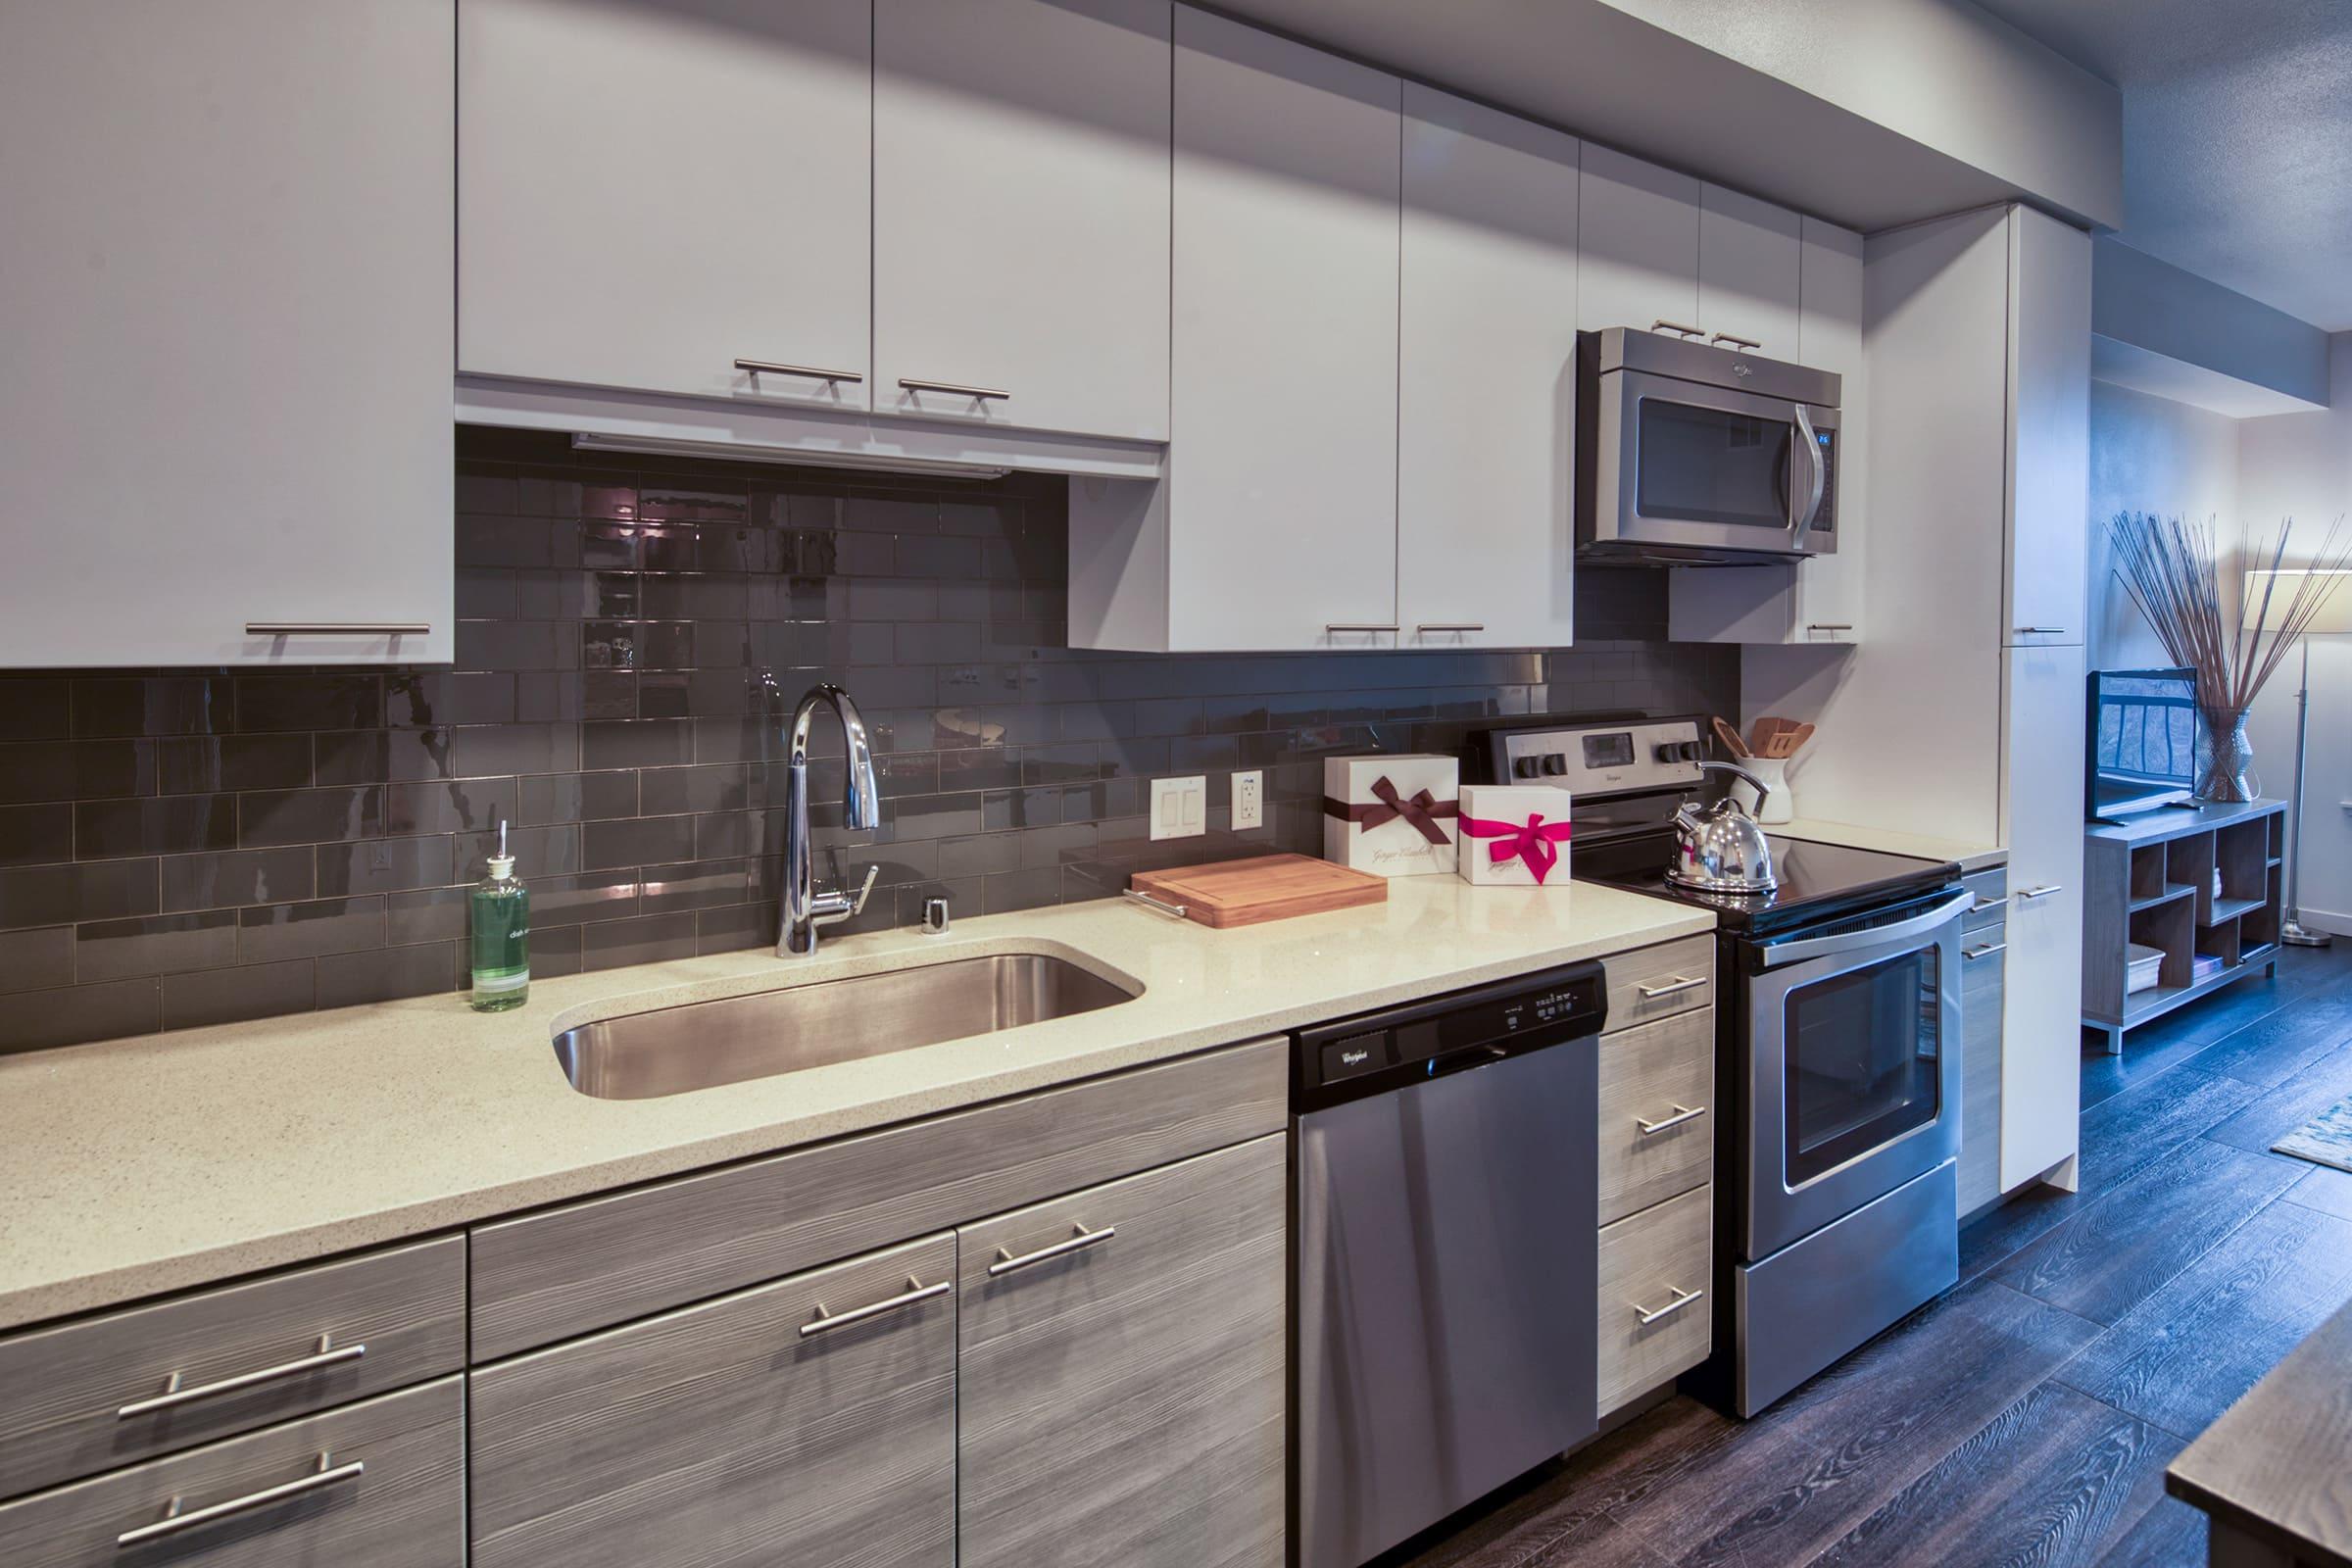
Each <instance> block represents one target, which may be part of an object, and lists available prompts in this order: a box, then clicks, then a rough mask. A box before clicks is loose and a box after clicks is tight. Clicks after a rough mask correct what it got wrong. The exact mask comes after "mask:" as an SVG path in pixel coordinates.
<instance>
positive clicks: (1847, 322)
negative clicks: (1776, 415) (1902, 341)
mask: <svg viewBox="0 0 2352 1568" xmlns="http://www.w3.org/2000/svg"><path fill="white" fill-rule="evenodd" d="M1801 232H1802V234H1803V239H1804V243H1803V247H1802V249H1801V251H1800V252H1799V256H1798V264H1797V325H1796V345H1795V348H1796V358H1797V359H1798V360H1799V361H1800V362H1802V363H1803V364H1806V365H1810V366H1814V367H1816V368H1820V369H1824V370H1835V371H1837V372H1838V375H1839V377H1841V378H1842V379H1841V385H1840V386H1839V388H1838V400H1839V401H1838V549H1837V552H1836V553H1835V554H1832V555H1825V556H1816V557H1814V558H1813V559H1812V560H1811V561H1808V562H1806V563H1805V564H1804V566H1803V567H1802V569H1801V570H1800V571H1799V573H1798V576H1799V578H1800V579H1801V582H1800V589H1801V593H1802V602H1801V603H1800V604H1799V605H1798V606H1797V607H1796V613H1795V614H1794V615H1793V616H1792V617H1791V620H1792V622H1793V624H1792V628H1791V639H1790V640H1791V641H1794V642H1800V643H1852V642H1860V641H1861V640H1862V633H1863V619H1864V615H1863V611H1864V593H1863V563H1864V562H1865V561H1866V560H1867V559H1868V556H1869V551H1870V534H1871V526H1870V464H1869V461H1868V458H1869V452H1870V396H1869V391H1868V385H1867V378H1866V377H1865V375H1864V373H1863V357H1862V297H1863V271H1862V236H1861V235H1859V234H1857V233H1855V232H1853V231H1852V230H1851V229H1845V228H1839V227H1838V226H1837V225H1836V224H1833V223H1825V222H1822V221H1820V220H1819V219H1814V218H1808V219H1805V220H1804V221H1803V226H1802V230H1801Z"/></svg>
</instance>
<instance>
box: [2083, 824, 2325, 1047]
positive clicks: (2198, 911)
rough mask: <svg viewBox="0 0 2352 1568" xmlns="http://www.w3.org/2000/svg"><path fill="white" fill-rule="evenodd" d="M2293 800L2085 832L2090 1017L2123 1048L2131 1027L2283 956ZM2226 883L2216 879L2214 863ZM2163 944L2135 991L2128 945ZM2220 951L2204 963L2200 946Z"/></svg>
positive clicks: (2111, 1043)
mask: <svg viewBox="0 0 2352 1568" xmlns="http://www.w3.org/2000/svg"><path fill="white" fill-rule="evenodd" d="M2285 849H2286V803H2285V802H2284V801H2249V802H2247V803H2245V804H2244V805H2242V806H2197V807H2175V808H2168V809H2164V810H2160V811H2150V812H2148V813H2146V814H2145V815H2142V816H2135V817H2132V818H2131V820H2129V821H2127V822H2120V823H2114V824H2107V823H2099V824H2094V825H2093V826H2092V827H2090V828H2089V829H2088V830H2087V831H2086V832H2085V833H2084V834H2083V844H2082V874H2083V876H2084V878H2085V881H2086V884H2087V885H2086V887H2085V888H2084V897H2083V900H2082V1022H2083V1024H2084V1026H2085V1027H2087V1028H2092V1029H2097V1030H2099V1031H2101V1032H2103V1033H2104V1034H2105V1035H2106V1037H2107V1049H2108V1051H2109V1052H2110V1053H2111V1054H2112V1053H2121V1052H2122V1051H2123V1049H2124V1033H2125V1031H2127V1030H2129V1029H2131V1028H2134V1027H2136V1026H2137V1025H2139V1024H2143V1023H2146V1022H2148V1021H2149V1020H2150V1019H2152V1018H2160V1017H2162V1016H2164V1014H2166V1013H2168V1012H2170V1011H2172V1010H2173V1009H2174V1008H2175V1007H2178V1006H2180V1005H2182V1004H2183V1003H2188V1002H2193V1001H2195V1000H2196V999H2197V998H2199V997H2201V996H2204V995H2206V994H2207V993H2209V992H2213V991H2218V990H2220V989H2221V988H2222V987H2223V986H2226V985H2229V984H2230V983H2231V982H2232V981H2236V980H2243V979H2245V978H2246V977H2247V976H2248V975H2250V974H2253V973H2255V972H2256V971H2260V972H2261V973H2263V974H2266V975H2269V974H2276V973H2277V972H2278V922H2279V919H2280V916H2281V910H2280V902H2281V900H2280V881H2281V875H2280V863H2281V862H2280V857H2281V856H2282V855H2283V854H2284V853H2285ZM2216 868H2219V869H2220V871H2221V874H2222V875H2221V890H2220V892H2219V893H2216V892H2215V890H2214V875H2213V874H2214V871H2215V869H2216ZM2134 942H2136V943H2138V944H2140V945H2141V946H2143V947H2150V948H2155V949H2157V950H2158V951H2159V952H2161V953H2162V954H2163V955H2164V963H2163V965H2162V966H2161V967H2160V968H2159V970H2158V971H2157V979H2156V984H2155V986H2154V987H2153V988H2152V989H2149V990H2146V991H2138V992H2133V993H2131V994H2130V995H2126V994H2125V991H2124V982H2125V963H2126V957H2125V952H2124V950H2125V946H2126V945H2127V944H2128V943H2134ZM2201 957H2203V958H2215V959H2219V960H2220V962H2219V963H2218V964H2208V965H2206V966H2205V972H2204V973H2202V974H2200V973H2199V972H2198V968H2197V960H2198V959H2199V958H2201Z"/></svg>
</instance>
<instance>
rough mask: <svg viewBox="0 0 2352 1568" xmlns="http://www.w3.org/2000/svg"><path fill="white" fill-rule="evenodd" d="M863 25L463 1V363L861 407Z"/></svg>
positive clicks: (526, 374)
mask: <svg viewBox="0 0 2352 1568" xmlns="http://www.w3.org/2000/svg"><path fill="white" fill-rule="evenodd" d="M872 30H873V17H872V12H871V9H870V6H869V3H868V0H792V3H791V4H788V5H778V4H774V3H772V0H631V3H630V4H626V5H612V4H593V3H589V0H465V6H464V10H463V13H462V16H461V28H460V37H459V48H458V100H459V104H458V107H459V113H460V115H461V117H462V123H463V125H464V134H463V135H462V136H461V137H460V139H459V143H458V203H459V211H458V245H459V249H458V271H459V277H460V298H459V302H458V304H459V317H458V368H459V369H460V370H462V371H465V372H468V373H473V374H480V375H498V376H516V377H523V378H528V379H532V380H540V381H557V382H568V383H573V384H577V385H582V386H603V387H625V388H634V389H642V390H647V391H656V392H672V393H687V394H692V395H697V396H704V397H725V398H740V399H750V400H756V401H762V402H772V403H779V404H789V405H794V406H809V405H814V406H819V407H823V408H831V409H850V410H858V411H863V410H864V409H865V408H866V407H867V386H866V383H865V376H866V370H867V365H866V356H867V332H868V316H869V308H868V302H869V298H870V290H871V285H872V277H871V265H870V252H869V245H870V241H871V230H872V222H871V202H870V190H871V184H872V179H873V167H872V164H873V160H872V155H871V147H872V142H871V137H872V108H873V104H872V96H873V94H872V62H871V49H872ZM934 260H935V262H936V264H937V265H938V266H940V267H943V268H946V267H952V266H955V265H957V264H958V263H959V262H960V261H962V260H964V258H961V257H957V256H951V255H946V254H942V255H940V256H938V257H936V258H934ZM738 360H751V361H757V362H760V363H762V364H766V365H771V366H776V367H790V368H776V369H771V370H761V371H753V370H746V369H742V368H737V366H736V363H735V362H736V361H738Z"/></svg>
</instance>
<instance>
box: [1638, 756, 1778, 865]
mask: <svg viewBox="0 0 2352 1568" xmlns="http://www.w3.org/2000/svg"><path fill="white" fill-rule="evenodd" d="M1698 765H1699V766H1700V767H1701V768H1703V769H1705V770H1707V771H1709V772H1715V773H1730V774H1733V775H1734V776H1736V777H1739V778H1742V779H1745V780H1746V781H1747V787H1748V788H1749V789H1752V790H1754V791H1755V792H1756V809H1758V810H1761V809H1763V807H1764V797H1765V796H1767V795H1769V794H1771V793H1772V786H1770V785H1769V784H1766V783H1765V782H1764V781H1763V780H1762V779H1760V778H1758V777H1756V775H1755V774H1753V773H1751V772H1749V771H1748V770H1747V769H1746V768H1744V767H1735V766H1734V765H1733V764H1731V763H1729V762H1701V763H1699V764H1698ZM1666 880H1667V881H1669V882H1672V883H1673V884H1675V886H1677V887H1685V888H1695V889H1697V890H1698V891H1699V892H1701V893H1770V892H1771V891H1772V890H1773V889H1775V888H1777V887H1779V886H1780V885H1781V881H1780V878H1779V877H1777V876H1774V875H1773V874H1772V844H1771V842H1770V841H1769V840H1767V839H1766V838H1765V837H1764V829H1763V828H1762V827H1760V826H1758V825H1757V823H1756V819H1755V818H1754V817H1752V816H1750V815H1748V813H1747V808H1745V807H1743V806H1741V805H1740V803H1739V802H1738V801H1736V800H1734V799H1732V798H1731V797H1730V796H1728V795H1727V796H1725V797H1724V798H1723V799H1722V800H1720V801H1717V802H1716V803H1715V804H1714V805H1713V806H1708V807H1700V806H1697V805H1695V804H1693V803H1691V802H1690V801H1685V802H1684V803H1683V804H1682V807H1681V808H1680V809H1678V810H1676V812H1675V813H1674V864H1673V865H1672V866H1671V867H1669V868H1668V869H1667V872H1666Z"/></svg>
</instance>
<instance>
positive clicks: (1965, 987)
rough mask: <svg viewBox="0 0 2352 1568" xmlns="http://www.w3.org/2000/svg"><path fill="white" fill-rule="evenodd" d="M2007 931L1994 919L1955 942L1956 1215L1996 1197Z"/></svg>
mask: <svg viewBox="0 0 2352 1568" xmlns="http://www.w3.org/2000/svg"><path fill="white" fill-rule="evenodd" d="M2007 931H2008V928H2007V926H2005V925H2004V924H2003V923H2002V922H2001V921H1999V920H1997V919H1995V920H1994V921H1992V923H1990V924H1989V925H1977V926H1972V927H1970V928H1969V929H1967V930H1966V931H1964V932H1963V933H1962V935H1961V938H1960V1169H1959V1179H1960V1213H1961V1215H1962V1216H1963V1217H1965V1216H1966V1215H1968V1214H1969V1213H1970V1212H1971V1211H1973V1210H1975V1209H1979V1208H1983V1207H1984V1206H1985V1204H1986V1203H1989V1202H1991V1201H1993V1200H1994V1199H1996V1198H1998V1197H2000V1196H2001V997H2002V991H2003V989H2004V982H2005V980H2006V977H2007V974H2008V963H2009V957H2008V946H2009V945H2008V942H2007V940H2006V938H2007Z"/></svg>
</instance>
